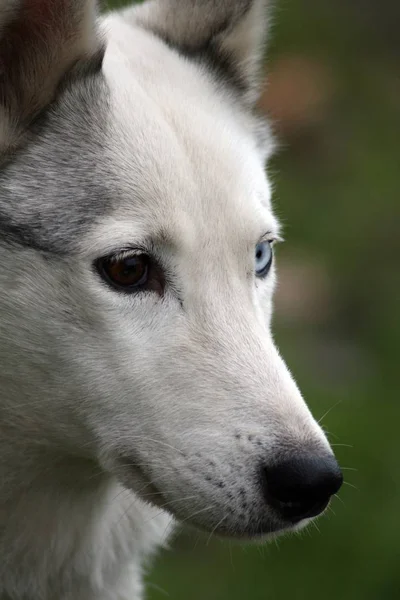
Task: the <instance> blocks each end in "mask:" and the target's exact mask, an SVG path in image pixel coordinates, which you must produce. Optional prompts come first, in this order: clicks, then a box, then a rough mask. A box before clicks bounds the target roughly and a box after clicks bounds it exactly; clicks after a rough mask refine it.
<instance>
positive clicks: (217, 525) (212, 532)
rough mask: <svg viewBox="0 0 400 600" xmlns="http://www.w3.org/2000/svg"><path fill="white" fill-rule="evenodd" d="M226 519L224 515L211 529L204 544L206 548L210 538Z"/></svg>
mask: <svg viewBox="0 0 400 600" xmlns="http://www.w3.org/2000/svg"><path fill="white" fill-rule="evenodd" d="M226 518H227V515H225V516H224V517H222V519H221V520H220V521H218V523H217V524H216V526H215V527H214V528H213V530H212V531H211V533H210V535H209V537H208V539H207V542H206V546H208V544H209V543H210V540H211V538H212V536H213V535H214V533H215V531H216V530H217V529H218V527H219V526H220V525H221V523H223V522H224V521H225V519H226Z"/></svg>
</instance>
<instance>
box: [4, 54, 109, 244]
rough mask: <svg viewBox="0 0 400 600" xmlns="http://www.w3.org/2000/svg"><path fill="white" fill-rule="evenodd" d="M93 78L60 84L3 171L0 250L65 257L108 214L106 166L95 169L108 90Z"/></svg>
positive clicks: (95, 75) (102, 141)
mask: <svg viewBox="0 0 400 600" xmlns="http://www.w3.org/2000/svg"><path fill="white" fill-rule="evenodd" d="M94 65H95V63H92V67H94ZM98 65H99V60H98V61H97V67H98ZM91 73H92V74H91V75H89V76H86V77H85V78H84V79H80V78H79V79H80V80H79V81H78V80H77V79H76V78H72V79H70V81H69V83H68V84H67V83H66V82H65V87H64V89H63V90H62V92H61V93H60V94H59V97H58V99H57V100H56V101H55V102H53V103H52V104H51V105H50V106H49V107H48V108H47V109H46V110H45V111H43V112H42V113H41V114H40V115H39V116H38V117H37V118H36V119H35V121H34V122H33V123H32V125H31V128H30V131H29V136H28V141H27V143H26V144H25V145H24V146H23V147H21V148H19V149H18V150H17V151H15V152H14V153H13V155H12V156H10V155H9V156H8V157H7V158H6V161H5V162H3V163H2V165H1V170H0V243H5V244H7V245H9V244H17V245H20V246H28V247H30V248H34V249H36V250H39V251H42V252H47V253H53V254H58V255H63V254H68V253H70V252H73V250H74V247H75V244H76V240H77V239H78V238H79V236H81V235H82V234H83V233H84V232H85V231H86V230H87V229H88V228H90V227H91V225H92V224H93V222H94V221H95V220H96V219H97V218H98V217H99V216H101V215H103V214H104V213H105V212H107V211H108V210H109V208H110V206H111V200H110V193H109V191H108V190H107V189H105V188H104V184H103V181H104V179H105V177H102V176H101V175H102V173H104V171H105V170H106V169H107V165H106V164H104V163H103V162H102V163H101V164H99V162H100V161H99V156H100V155H101V153H102V147H103V146H104V144H105V135H106V133H105V130H104V123H105V121H106V114H105V112H106V111H107V101H108V89H107V86H106V82H105V80H104V78H103V76H102V74H101V72H98V69H97V68H96V69H95V68H93V69H92V70H91ZM74 106H77V110H75V109H74Z"/></svg>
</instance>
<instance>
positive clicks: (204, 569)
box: [108, 0, 400, 600]
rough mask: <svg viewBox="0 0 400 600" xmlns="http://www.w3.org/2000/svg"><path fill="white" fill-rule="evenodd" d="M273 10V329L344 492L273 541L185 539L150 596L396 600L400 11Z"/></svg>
mask: <svg viewBox="0 0 400 600" xmlns="http://www.w3.org/2000/svg"><path fill="white" fill-rule="evenodd" d="M108 4H109V5H110V7H112V6H116V5H117V4H119V5H121V4H123V2H112V1H110V2H109V3H108ZM274 5H275V8H274V19H273V27H272V31H271V40H270V48H269V57H268V60H267V65H266V79H267V82H268V86H267V89H266V92H265V94H264V96H263V97H262V99H261V102H260V107H261V109H262V110H264V111H266V112H267V113H268V114H270V115H271V118H272V121H273V122H274V123H275V131H276V133H277V136H278V139H279V140H280V143H281V145H280V152H279V153H278V154H277V156H276V157H275V159H274V160H273V162H272V164H271V167H270V172H271V176H272V178H273V180H274V181H275V184H276V189H275V206H276V209H277V212H278V214H279V216H280V217H281V219H282V221H283V223H284V229H285V231H284V234H285V238H286V240H287V241H286V243H285V244H283V245H282V246H281V247H279V249H278V264H279V269H280V285H279V289H278V292H277V296H276V317H275V331H276V337H277V340H278V343H279V346H280V348H281V350H282V352H283V354H284V356H285V358H286V360H287V362H288V363H289V366H290V367H291V369H292V371H293V372H294V374H295V376H296V378H297V380H298V382H299V384H300V387H301V389H302V391H303V392H304V395H305V397H306V399H307V401H308V403H309V405H310V406H311V408H312V410H313V412H314V415H315V416H316V418H317V419H320V418H322V424H323V426H324V427H325V429H326V430H327V431H328V432H329V438H330V441H331V442H332V444H333V445H334V447H335V451H336V453H337V456H338V458H339V460H340V462H341V464H342V465H343V467H344V468H345V470H344V473H345V479H346V482H347V485H344V486H343V489H342V491H341V492H340V500H338V499H334V501H333V503H332V507H331V511H329V512H328V513H327V514H326V515H325V516H323V517H322V518H320V519H319V520H318V521H317V527H313V526H310V528H309V530H308V531H305V532H303V533H301V534H300V535H296V536H294V535H292V536H288V537H287V538H285V539H282V540H280V541H278V543H277V544H275V543H272V544H270V545H267V546H262V547H260V546H246V547H242V546H239V545H237V544H232V543H227V542H221V541H218V540H214V539H212V540H209V539H208V538H207V536H205V537H202V536H199V535H198V534H197V533H193V532H192V533H190V532H187V533H186V534H185V535H182V536H181V537H180V538H178V539H177V540H176V541H175V542H174V543H173V548H172V549H171V550H170V551H168V552H165V553H162V554H161V555H160V556H159V558H158V560H157V561H156V564H155V565H154V568H152V569H151V570H150V571H149V574H148V582H149V598H150V600H161V599H164V598H168V597H170V598H172V599H174V600H214V599H215V600H247V599H248V600H264V599H265V600H289V599H290V600H303V599H304V600H305V599H307V600H313V599H315V600H317V599H318V600H320V599H324V600H354V599H355V600H357V599H363V600H392V599H393V600H394V599H400V550H399V547H400V465H399V462H400V441H399V433H398V429H399V425H400V403H399V402H398V382H399V376H400V373H399V371H400V365H399V358H400V353H399V343H400V310H399V303H400V269H399V265H398V262H397V261H399V260H400V239H399V234H400V210H399V208H400V202H399V196H400V2H399V0H274Z"/></svg>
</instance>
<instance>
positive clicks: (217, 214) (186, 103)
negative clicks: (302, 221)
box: [96, 51, 277, 244]
mask: <svg viewBox="0 0 400 600" xmlns="http://www.w3.org/2000/svg"><path fill="white" fill-rule="evenodd" d="M168 59H170V60H168ZM117 60H118V57H116V55H115V54H113V55H111V58H110V59H109V60H108V61H107V57H106V61H105V74H106V77H107V80H108V84H109V89H110V118H109V135H108V141H109V144H108V149H107V151H108V152H109V154H110V160H111V161H112V162H113V163H114V164H115V166H116V167H117V166H119V169H116V172H117V170H118V176H117V177H118V182H117V185H118V187H119V191H118V198H119V201H118V202H116V203H115V205H114V207H115V210H114V211H113V214H112V215H111V218H108V217H107V219H106V221H104V220H103V224H104V223H106V224H107V226H106V227H104V228H103V230H107V232H108V233H107V237H108V238H109V240H110V244H112V243H113V241H111V240H112V237H113V234H114V233H115V238H119V239H120V241H121V242H125V243H129V239H128V238H129V236H130V235H131V234H130V231H132V235H134V234H135V230H136V231H137V232H139V231H147V232H149V234H151V233H154V232H157V231H163V232H165V233H166V234H167V236H168V237H169V238H170V239H175V240H179V239H181V240H182V239H185V234H186V237H187V232H188V231H190V232H191V236H192V237H196V235H197V236H198V237H199V236H204V235H205V233H206V232H207V235H208V236H209V237H212V236H213V235H214V231H213V226H215V228H216V229H217V230H218V233H219V236H220V237H223V236H224V234H225V233H226V234H227V235H229V236H230V237H232V238H233V239H236V240H238V238H239V236H242V237H244V238H245V239H246V241H248V239H250V240H251V241H252V242H253V241H254V238H255V237H256V236H257V235H260V233H263V231H260V227H261V229H262V228H263V227H264V231H266V230H267V229H269V228H271V229H272V230H276V228H277V224H276V220H275V218H274V216H273V215H272V212H271V205H270V187H269V184H268V182H267V180H266V177H265V171H264V165H263V160H262V157H261V156H260V153H259V151H258V149H257V144H256V139H255V136H254V129H253V126H254V123H253V121H252V119H251V118H249V116H248V115H247V114H242V113H241V112H240V110H239V108H238V107H237V106H236V105H235V103H234V102H232V101H229V99H228V98H223V97H221V94H219V93H217V91H216V87H215V85H214V83H213V82H212V81H211V82H210V79H209V78H207V77H203V76H201V73H200V74H199V71H198V69H196V68H195V67H194V66H193V65H192V64H190V63H189V62H187V61H183V60H182V59H181V58H179V57H177V56H176V55H175V54H174V53H170V54H169V51H168V54H167V60H166V61H161V60H160V59H159V56H158V55H157V54H156V56H155V58H153V61H152V60H151V58H150V57H149V55H148V54H147V55H146V60H139V59H137V58H136V57H135V56H134V58H133V59H132V60H131V61H130V60H129V59H128V60H126V57H125V61H118V64H119V69H116V64H117V62H116V61H117ZM149 72H151V73H152V76H151V77H149ZM110 223H112V224H113V225H111V226H109V224H110ZM96 233H97V232H96ZM122 236H123V237H124V240H123V239H121V237H122ZM96 237H97V238H98V235H96ZM125 238H126V239H125ZM115 242H117V239H115Z"/></svg>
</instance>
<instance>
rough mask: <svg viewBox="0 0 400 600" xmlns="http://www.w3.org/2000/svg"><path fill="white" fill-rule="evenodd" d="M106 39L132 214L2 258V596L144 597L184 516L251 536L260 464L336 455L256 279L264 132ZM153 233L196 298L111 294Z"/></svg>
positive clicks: (120, 170)
mask: <svg viewBox="0 0 400 600" xmlns="http://www.w3.org/2000/svg"><path fill="white" fill-rule="evenodd" d="M128 16H129V18H128ZM139 21H140V20H139ZM102 28H103V30H104V34H105V36H106V38H107V44H108V48H107V52H106V57H105V61H104V66H103V71H104V74H105V77H106V79H107V82H108V85H109V88H110V99H109V113H108V115H107V145H106V147H105V148H104V149H103V152H104V155H103V156H102V159H101V160H103V161H104V163H105V164H107V165H108V166H109V169H111V171H112V173H113V177H111V178H110V180H109V181H108V182H105V184H107V185H108V189H109V191H110V196H113V198H112V199H113V209H112V211H110V212H109V213H108V214H107V215H105V214H104V215H103V216H100V217H99V219H98V220H97V221H96V223H95V224H94V225H93V227H92V228H91V229H90V231H88V233H87V234H86V235H85V236H83V237H82V239H81V240H80V245H79V248H78V249H77V251H76V252H75V253H73V254H72V255H69V256H67V257H66V258H65V259H62V260H61V259H60V260H58V261H52V260H48V259H46V257H44V256H42V255H41V254H40V253H39V252H36V251H35V250H33V249H30V248H16V249H15V248H11V249H10V248H9V247H7V246H5V247H2V246H1V245H0V264H1V268H0V340H1V346H0V362H1V373H0V384H1V386H0V482H1V484H0V557H1V560H0V598H1V600H56V599H57V600H95V599H96V600H138V599H139V598H141V596H142V584H141V577H142V569H143V564H145V563H144V560H145V558H146V557H147V556H148V555H151V554H152V552H153V551H154V549H155V548H156V547H157V546H158V545H159V544H162V543H163V542H165V541H166V539H167V538H168V535H169V533H170V532H171V530H172V526H173V522H172V517H171V516H169V515H170V514H173V515H175V517H176V518H177V519H178V520H181V521H186V520H188V521H190V522H191V523H193V524H194V525H197V526H199V527H201V528H203V529H207V530H209V531H212V530H215V531H216V532H217V533H218V532H220V533H223V534H227V533H228V534H231V535H236V536H237V537H246V536H247V535H248V534H249V532H250V531H251V530H252V529H254V524H257V522H258V521H259V519H261V518H265V519H268V518H269V515H270V512H269V507H268V506H267V505H266V502H265V499H264V498H263V497H262V495H261V493H260V489H259V487H258V486H257V485H256V477H255V474H256V471H257V468H258V465H259V463H261V462H262V461H265V462H268V461H273V460H274V459H275V457H276V456H277V455H278V454H284V453H285V452H286V451H287V448H289V447H290V448H295V449H296V448H300V449H301V448H303V447H306V446H307V447H312V448H314V449H320V450H322V451H328V452H330V449H329V446H328V443H327V441H326V439H325V436H324V434H323V433H322V431H321V429H320V428H319V426H318V425H317V424H316V422H315V421H314V419H313V418H312V416H311V414H310V412H309V410H308V409H307V407H306V405H305V403H304V401H303V399H302V397H301V395H300V392H299V391H298V388H297V386H296V384H295V383H294V381H293V379H292V377H291V375H290V374H289V371H288V369H287V367H286V366H285V364H284V362H283V361H282V359H281V358H280V356H279V354H278V351H277V350H276V348H275V345H274V342H273V339H272V334H271V331H270V319H271V310H272V309H271V306H272V294H273V288H274V279H275V276H274V273H271V274H270V275H269V277H268V278H267V279H266V280H265V281H258V282H257V281H256V280H255V278H254V273H253V257H254V247H255V245H256V244H257V242H258V240H259V239H260V237H261V236H262V235H263V234H264V233H265V232H267V231H268V232H269V237H270V238H271V239H273V238H276V237H278V234H279V226H278V223H277V220H276V218H275V217H274V215H273V213H272V209H271V203H270V196H271V192H270V186H269V183H268V182H267V179H266V177H265V172H264V164H263V155H262V153H261V152H260V150H259V148H258V146H257V141H256V139H255V135H254V122H253V119H252V118H251V117H250V116H249V114H248V113H247V111H246V110H244V109H243V107H242V106H241V105H240V103H239V102H237V101H236V100H235V98H234V97H233V95H232V91H231V90H229V89H226V90H225V89H223V88H222V87H221V86H219V85H217V84H216V82H215V80H214V79H213V77H211V76H210V75H209V74H207V72H206V70H205V69H204V67H203V66H202V65H200V64H195V63H193V62H191V61H189V60H187V59H185V58H183V57H182V56H180V55H179V54H178V52H176V51H173V50H170V49H168V48H167V47H166V46H165V44H164V43H163V42H162V41H161V40H159V39H158V38H156V37H155V36H154V35H153V34H152V33H151V32H150V31H145V30H144V29H143V28H142V27H141V26H140V25H136V24H135V18H133V16H132V15H131V14H130V13H129V15H127V14H125V13H124V16H123V17H122V16H120V15H111V16H109V17H107V18H106V19H105V20H104V21H103V23H102ZM242 34H243V32H242V33H241V35H242ZM227 43H228V42H227ZM231 43H232V41H231V40H230V41H229V44H231ZM238 46H240V47H241V46H242V43H240V44H238ZM160 232H163V235H165V233H166V234H167V238H168V241H167V242H166V241H165V239H164V238H163V237H162V236H161V237H160ZM149 236H150V237H152V238H153V239H155V240H158V241H157V242H156V246H157V247H156V251H157V252H158V253H159V254H160V255H161V256H162V258H163V261H164V262H165V263H166V264H168V266H169V269H170V270H171V272H172V273H174V276H175V284H176V287H177V289H178V291H177V292H176V294H175V292H174V291H173V290H167V291H166V294H165V297H164V298H163V299H160V298H159V297H158V296H157V295H156V294H153V295H151V294H150V295H146V296H143V297H139V296H136V297H133V296H125V295H122V294H118V293H115V292H114V291H112V290H111V289H108V288H107V287H106V286H105V285H104V283H103V282H101V281H100V279H99V277H98V276H97V275H96V274H95V273H94V271H93V269H92V268H91V264H92V261H93V260H95V259H96V258H98V257H99V256H103V255H106V254H107V253H108V252H110V251H113V250H114V249H116V248H117V249H118V248H121V247H124V246H125V245H131V244H132V243H135V244H140V243H145V241H146V239H147V238H148V237H149ZM178 296H179V297H180V298H181V299H182V298H183V305H184V309H183V308H182V305H181V303H180V302H179V301H178V299H177V297H178ZM70 314H72V315H73V320H72V321H71V318H70ZM71 323H72V325H71ZM244 496H245V499H246V501H247V504H246V506H247V508H243V506H244V504H243V497H244ZM157 505H159V506H158V507H157ZM164 508H165V509H168V511H169V513H168V514H167V513H166V512H164V510H163V509H164ZM228 509H229V510H228ZM271 518H272V517H271Z"/></svg>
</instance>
